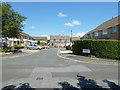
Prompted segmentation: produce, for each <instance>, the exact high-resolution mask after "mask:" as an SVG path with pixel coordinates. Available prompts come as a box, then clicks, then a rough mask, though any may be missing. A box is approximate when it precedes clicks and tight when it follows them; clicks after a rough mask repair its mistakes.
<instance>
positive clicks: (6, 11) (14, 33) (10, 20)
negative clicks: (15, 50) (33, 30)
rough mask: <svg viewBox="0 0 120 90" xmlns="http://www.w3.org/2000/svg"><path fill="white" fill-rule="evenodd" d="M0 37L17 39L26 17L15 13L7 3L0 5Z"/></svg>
mask: <svg viewBox="0 0 120 90" xmlns="http://www.w3.org/2000/svg"><path fill="white" fill-rule="evenodd" d="M1 6H2V33H1V34H2V37H4V38H7V37H8V38H18V37H19V35H20V33H21V32H22V31H23V30H22V28H23V27H24V24H23V21H25V19H26V17H24V16H22V15H20V14H19V13H18V12H15V11H14V10H13V9H12V8H11V7H12V6H11V4H9V3H2V5H1Z"/></svg>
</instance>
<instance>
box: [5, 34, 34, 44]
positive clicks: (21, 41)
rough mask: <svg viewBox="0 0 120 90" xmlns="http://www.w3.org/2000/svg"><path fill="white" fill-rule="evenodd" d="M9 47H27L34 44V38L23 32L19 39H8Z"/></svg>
mask: <svg viewBox="0 0 120 90" xmlns="http://www.w3.org/2000/svg"><path fill="white" fill-rule="evenodd" d="M7 42H8V46H13V45H20V46H27V45H28V44H30V43H34V40H33V37H32V36H30V35H28V34H26V33H23V32H21V33H20V36H19V37H18V38H7Z"/></svg>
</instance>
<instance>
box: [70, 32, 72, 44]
mask: <svg viewBox="0 0 120 90" xmlns="http://www.w3.org/2000/svg"><path fill="white" fill-rule="evenodd" d="M70 42H72V30H71V39H70Z"/></svg>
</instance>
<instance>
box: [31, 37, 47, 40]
mask: <svg viewBox="0 0 120 90" xmlns="http://www.w3.org/2000/svg"><path fill="white" fill-rule="evenodd" d="M33 38H34V39H42V40H47V37H42V36H33Z"/></svg>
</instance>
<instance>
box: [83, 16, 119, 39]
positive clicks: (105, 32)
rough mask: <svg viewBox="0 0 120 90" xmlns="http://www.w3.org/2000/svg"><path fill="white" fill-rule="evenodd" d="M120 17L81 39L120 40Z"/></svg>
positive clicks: (105, 23) (103, 24)
mask: <svg viewBox="0 0 120 90" xmlns="http://www.w3.org/2000/svg"><path fill="white" fill-rule="evenodd" d="M119 18H120V16H117V17H115V18H112V19H110V20H108V21H106V22H104V23H102V24H101V25H99V26H98V27H97V28H95V29H94V30H91V31H90V32H88V33H87V34H85V35H84V36H83V37H82V38H81V39H112V40H120V21H119Z"/></svg>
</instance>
